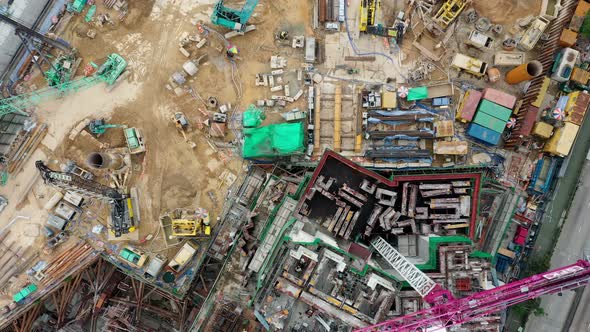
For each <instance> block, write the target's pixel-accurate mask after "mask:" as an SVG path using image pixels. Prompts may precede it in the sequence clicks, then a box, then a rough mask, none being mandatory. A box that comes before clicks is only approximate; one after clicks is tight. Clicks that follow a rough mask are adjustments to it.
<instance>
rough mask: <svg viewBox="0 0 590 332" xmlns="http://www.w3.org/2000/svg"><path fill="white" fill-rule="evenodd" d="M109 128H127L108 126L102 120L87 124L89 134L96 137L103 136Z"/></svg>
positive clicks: (117, 125) (124, 126)
mask: <svg viewBox="0 0 590 332" xmlns="http://www.w3.org/2000/svg"><path fill="white" fill-rule="evenodd" d="M110 128H127V126H126V125H120V124H108V123H106V122H105V121H104V119H96V120H92V121H90V123H89V124H88V129H89V130H90V132H91V133H93V134H95V135H97V136H99V135H102V134H104V133H105V132H106V131H107V129H110Z"/></svg>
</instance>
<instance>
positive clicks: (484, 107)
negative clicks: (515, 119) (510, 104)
mask: <svg viewBox="0 0 590 332" xmlns="http://www.w3.org/2000/svg"><path fill="white" fill-rule="evenodd" d="M477 110H478V111H479V112H484V113H486V114H488V115H491V116H493V117H495V118H498V119H500V120H504V122H506V121H508V119H510V115H511V114H512V110H511V109H509V108H506V107H504V106H500V105H498V104H496V103H493V102H491V101H489V100H485V99H483V100H482V101H481V103H480V104H479V108H478V109H477Z"/></svg>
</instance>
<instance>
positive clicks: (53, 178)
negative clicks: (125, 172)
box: [35, 160, 136, 237]
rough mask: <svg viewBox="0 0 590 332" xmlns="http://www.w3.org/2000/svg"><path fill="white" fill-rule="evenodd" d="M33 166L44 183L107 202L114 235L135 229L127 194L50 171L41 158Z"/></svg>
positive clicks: (75, 176) (66, 174)
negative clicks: (109, 206)
mask: <svg viewBox="0 0 590 332" xmlns="http://www.w3.org/2000/svg"><path fill="white" fill-rule="evenodd" d="M35 166H37V169H38V170H39V172H41V177H42V178H43V181H44V182H45V183H46V184H50V185H52V186H54V187H57V188H60V189H63V190H67V191H72V192H75V193H77V194H80V195H82V196H86V197H91V198H96V199H99V200H103V201H106V202H108V203H109V204H110V205H111V231H112V232H113V233H114V235H115V237H120V236H121V235H122V234H126V233H130V232H133V231H134V230H135V227H136V225H135V223H134V220H133V208H132V206H131V199H130V198H129V197H128V195H126V194H124V193H121V192H120V191H119V190H118V189H115V188H110V187H107V186H105V185H102V184H100V183H98V182H95V181H92V180H88V179H85V178H83V177H80V176H78V175H76V174H73V173H64V172H56V171H52V170H51V169H49V167H47V166H46V165H45V164H44V163H43V161H41V160H37V162H36V163H35Z"/></svg>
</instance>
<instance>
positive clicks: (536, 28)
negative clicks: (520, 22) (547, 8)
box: [518, 16, 550, 51]
mask: <svg viewBox="0 0 590 332" xmlns="http://www.w3.org/2000/svg"><path fill="white" fill-rule="evenodd" d="M549 23H550V21H549V20H548V19H546V18H544V17H541V16H540V17H537V19H536V20H534V21H533V23H531V25H530V26H529V27H528V29H527V30H526V31H525V32H524V34H523V35H522V38H520V41H519V42H518V49H520V50H521V51H530V50H532V49H533V48H534V47H535V45H537V42H538V41H539V39H541V35H542V34H543V32H545V29H547V26H548V25H549Z"/></svg>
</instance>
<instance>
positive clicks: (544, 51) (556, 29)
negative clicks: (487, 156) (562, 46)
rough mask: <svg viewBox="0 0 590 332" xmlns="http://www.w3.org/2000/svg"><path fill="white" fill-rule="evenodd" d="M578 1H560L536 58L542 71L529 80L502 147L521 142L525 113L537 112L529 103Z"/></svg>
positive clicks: (547, 68)
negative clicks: (557, 10)
mask: <svg viewBox="0 0 590 332" xmlns="http://www.w3.org/2000/svg"><path fill="white" fill-rule="evenodd" d="M578 2H579V0H564V1H563V3H562V8H561V9H560V11H559V13H558V14H557V18H556V19H555V20H554V21H552V22H551V24H550V25H549V31H548V35H549V40H548V41H546V42H545V43H544V44H543V46H542V48H541V51H540V52H539V57H538V58H537V61H539V62H540V63H541V65H542V66H543V72H542V74H541V75H539V76H537V77H535V78H533V79H532V80H531V84H530V85H529V88H528V89H527V92H526V94H525V95H524V97H523V98H522V106H521V110H520V111H519V112H518V115H517V116H516V126H515V127H514V130H513V131H512V136H511V137H510V138H509V139H508V140H507V141H506V142H505V144H504V147H506V148H511V147H516V146H519V145H520V144H521V143H522V140H523V138H524V136H525V135H523V132H522V131H521V129H522V127H523V123H524V119H525V118H526V117H527V113H528V112H535V111H537V112H538V109H536V107H530V106H529V105H530V104H531V103H532V102H534V101H535V99H537V96H538V95H539V92H540V90H541V86H542V85H543V80H544V78H545V76H546V75H547V72H548V70H549V68H551V67H552V63H553V59H554V57H555V53H556V52H557V50H558V49H559V36H560V35H561V31H562V30H563V29H564V28H565V27H566V25H567V24H568V23H569V22H570V21H571V19H572V17H573V15H574V10H575V8H576V6H577V5H578ZM524 134H526V133H524Z"/></svg>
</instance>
